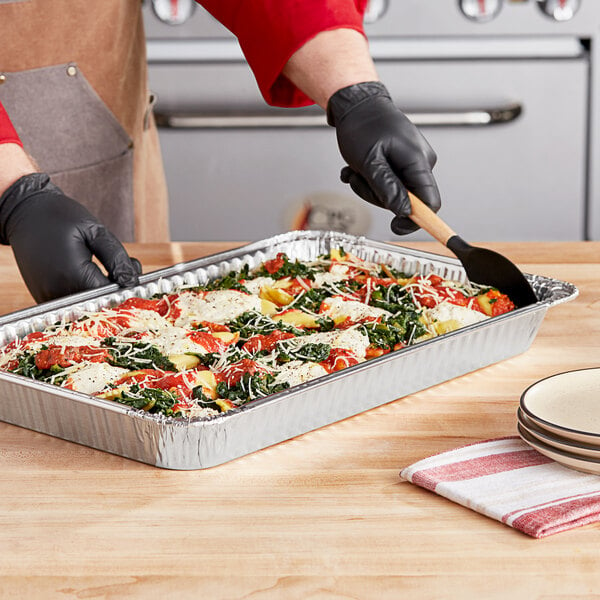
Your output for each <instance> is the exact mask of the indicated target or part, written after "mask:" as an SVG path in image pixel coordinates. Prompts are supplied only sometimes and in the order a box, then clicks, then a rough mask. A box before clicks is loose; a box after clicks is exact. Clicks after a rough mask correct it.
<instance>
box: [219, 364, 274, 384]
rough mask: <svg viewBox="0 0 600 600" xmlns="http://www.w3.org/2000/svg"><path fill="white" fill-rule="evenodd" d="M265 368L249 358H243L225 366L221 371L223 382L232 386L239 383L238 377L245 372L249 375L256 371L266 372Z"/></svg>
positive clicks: (240, 377)
mask: <svg viewBox="0 0 600 600" xmlns="http://www.w3.org/2000/svg"><path fill="white" fill-rule="evenodd" d="M266 372H267V371H266V369H265V368H264V367H263V366H261V365H259V364H258V363H257V362H255V361H253V360H250V359H249V358H243V359H242V360H240V361H238V362H236V363H234V364H232V365H229V366H228V367H227V368H225V369H224V370H223V371H222V373H223V375H224V377H225V383H226V384H227V385H228V386H229V387H232V386H234V385H236V384H237V383H239V381H240V379H242V377H243V376H244V374H245V373H248V374H249V375H255V374H256V373H266Z"/></svg>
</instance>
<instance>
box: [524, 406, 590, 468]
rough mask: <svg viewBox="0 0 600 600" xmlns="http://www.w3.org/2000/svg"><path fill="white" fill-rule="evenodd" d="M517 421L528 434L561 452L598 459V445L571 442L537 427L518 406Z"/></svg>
mask: <svg viewBox="0 0 600 600" xmlns="http://www.w3.org/2000/svg"><path fill="white" fill-rule="evenodd" d="M517 421H518V423H519V425H520V426H521V427H522V428H523V429H524V430H525V431H526V432H527V433H528V434H529V435H532V436H533V437H534V438H536V439H537V440H539V441H540V442H541V443H542V444H546V445H547V446H551V447H552V448H556V449H557V450H562V451H563V452H571V453H572V454H575V455H577V456H581V457H582V458H586V457H589V458H595V459H598V460H600V446H590V445H587V444H582V443H580V442H573V441H570V440H567V439H565V438H563V437H560V436H558V435H554V434H552V433H550V432H548V431H545V430H544V429H541V428H539V427H538V426H537V425H536V424H535V423H534V422H533V421H532V420H531V419H528V418H527V417H526V416H525V415H524V414H523V412H522V411H521V409H520V408H519V409H518V410H517Z"/></svg>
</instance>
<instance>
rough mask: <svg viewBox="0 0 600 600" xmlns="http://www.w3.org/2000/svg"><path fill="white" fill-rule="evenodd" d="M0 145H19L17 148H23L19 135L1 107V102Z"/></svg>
mask: <svg viewBox="0 0 600 600" xmlns="http://www.w3.org/2000/svg"><path fill="white" fill-rule="evenodd" d="M0 144H19V146H23V143H22V142H21V139H20V138H19V135H18V134H17V132H16V130H15V128H14V127H13V124H12V123H11V121H10V119H9V118H8V113H7V112H6V110H4V106H2V102H0Z"/></svg>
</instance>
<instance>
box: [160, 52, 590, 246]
mask: <svg viewBox="0 0 600 600" xmlns="http://www.w3.org/2000/svg"><path fill="white" fill-rule="evenodd" d="M378 69H379V72H380V74H381V77H382V79H383V80H384V81H386V82H387V85H388V87H389V89H390V91H391V92H392V94H393V96H394V99H395V100H396V102H397V103H398V104H399V105H400V106H402V107H404V109H405V110H406V111H407V112H408V113H409V114H414V115H416V116H417V117H418V114H419V113H422V112H423V111H434V112H436V111H437V112H440V111H442V112H443V111H448V110H452V111H454V112H455V113H460V112H461V111H466V112H468V111H470V110H475V109H486V108H503V107H506V106H510V105H512V104H518V105H520V106H521V108H522V113H521V115H520V116H518V117H517V118H516V119H515V120H514V121H513V122H509V123H501V124H495V125H493V124H492V125H487V126H486V125H481V126H472V125H469V124H463V125H457V126H453V127H435V126H433V127H432V126H427V125H423V126H422V127H421V129H422V131H423V133H424V135H425V137H427V139H428V140H429V141H430V143H431V145H432V146H433V147H434V148H435V150H436V152H437V154H438V157H439V160H438V164H437V166H436V167H435V170H434V173H435V174H436V178H437V181H438V184H439V186H440V190H441V193H442V199H443V208H442V212H441V213H440V214H441V216H442V217H443V218H444V219H445V220H446V221H447V222H449V223H450V224H451V225H453V226H454V227H455V228H456V229H457V230H459V231H460V233H461V234H462V235H464V236H465V237H467V238H470V239H473V240H476V239H495V240H500V239H502V240H519V239H527V240H536V239H537V240H569V239H581V238H582V236H583V227H584V217H585V202H584V198H585V185H586V183H585V182H586V159H585V157H586V143H587V130H586V122H587V120H586V101H587V94H588V89H587V69H588V63H587V58H586V56H585V55H582V56H579V57H576V58H564V59H562V60H560V61H557V60H553V59H548V60H543V59H533V58H532V59H529V60H501V59H497V60H478V61H465V60H452V61H449V60H448V61H444V62H440V61H438V60H422V61H417V60H411V61H381V62H379V63H378ZM532 73H535V77H532ZM176 80H179V81H180V82H182V81H184V83H180V84H179V87H178V88H177V92H175V91H174V90H175V81H176ZM406 82H410V85H406ZM151 85H152V88H153V89H154V90H155V91H157V93H158V96H159V106H158V109H157V111H158V112H159V113H163V114H173V113H174V114H178V113H183V114H186V113H187V114H189V113H194V114H201V115H204V116H208V117H210V116H211V115H212V116H214V115H219V116H221V117H225V118H224V126H223V127H215V128H200V129H196V130H190V129H185V128H184V129H181V130H176V129H162V130H161V143H162V147H163V156H164V161H165V165H166V172H167V179H168V183H169V189H170V190H171V194H170V196H171V200H170V201H171V228H172V236H173V238H174V239H177V240H198V239H206V240H219V239H230V240H246V239H259V238H262V237H265V236H270V235H274V234H276V233H279V232H282V231H286V230H288V229H289V228H290V217H289V215H290V213H292V214H293V213H294V211H298V210H300V209H301V207H302V206H303V203H304V202H305V201H306V200H310V199H311V197H315V196H319V195H325V196H327V197H330V198H331V197H333V198H336V199H339V202H340V205H341V206H344V207H345V208H346V212H347V214H346V215H344V218H345V222H339V226H340V227H341V226H346V227H350V229H349V230H350V231H352V232H357V233H365V234H367V235H369V236H371V237H375V238H380V239H392V238H393V234H392V232H391V231H390V229H389V222H390V220H391V219H390V215H389V213H388V212H387V211H384V210H381V209H378V208H376V207H372V206H370V205H367V204H366V203H364V202H362V201H361V200H359V199H357V198H356V197H355V196H354V194H353V193H352V191H351V190H350V189H349V188H348V187H347V186H345V185H344V184H342V183H341V182H340V181H339V171H340V169H341V167H342V166H343V161H342V159H341V157H340V155H339V152H338V149H337V144H336V140H335V133H334V131H333V129H332V128H329V127H327V126H325V125H323V126H322V127H319V126H316V127H313V126H310V125H309V126H307V127H304V126H301V125H300V124H299V125H298V126H294V120H297V121H298V120H299V119H298V116H299V115H315V114H316V115H317V119H319V118H320V119H323V117H322V113H321V112H320V111H318V110H317V111H316V112H315V109H314V108H309V109H307V110H305V111H288V110H286V109H279V110H277V109H272V108H271V109H270V108H268V107H266V106H265V105H264V102H263V101H262V99H261V97H260V96H259V94H258V91H257V89H256V84H255V82H254V79H253V77H252V75H251V73H250V72H249V70H248V68H247V66H246V65H245V64H242V63H228V64H223V65H211V64H198V65H189V64H188V65H155V66H154V67H153V69H152V71H151ZM228 115H229V116H231V115H233V116H235V117H236V118H239V117H242V118H243V117H246V118H248V117H252V116H257V115H259V116H260V115H264V116H273V115H277V116H279V115H282V116H284V117H285V118H286V119H287V120H289V123H290V126H289V127H283V128H281V127H278V128H268V127H262V128H258V127H257V128H254V129H251V130H249V129H247V128H243V127H235V126H232V125H231V124H227V123H226V121H227V118H228ZM323 123H324V120H323ZM556 140H560V144H558V145H557V143H556ZM240 192H241V193H240ZM557 198H560V199H563V200H562V201H556V199H557ZM549 199H551V200H549ZM199 205H201V206H199ZM361 211H367V214H368V217H369V218H370V221H371V225H370V227H369V226H368V225H366V226H365V227H366V228H365V229H364V230H363V231H360V227H361V225H363V221H362V220H361V219H362V216H361ZM190 215H194V216H196V215H197V218H194V219H190ZM516 215H518V217H517V216H516ZM341 218H342V217H341V216H339V215H337V213H336V212H335V210H334V211H332V214H329V215H326V216H324V219H325V220H326V221H325V225H324V228H325V229H337V228H338V220H339V219H341ZM336 219H338V220H336ZM353 219H354V220H355V221H359V223H354V224H353V223H349V221H352V220H353ZM367 221H368V219H367ZM353 226H354V227H355V228H354V229H353V228H352V227H353ZM356 228H358V229H356ZM409 239H427V234H425V233H423V232H419V233H417V234H413V235H412V236H411V237H410V238H409Z"/></svg>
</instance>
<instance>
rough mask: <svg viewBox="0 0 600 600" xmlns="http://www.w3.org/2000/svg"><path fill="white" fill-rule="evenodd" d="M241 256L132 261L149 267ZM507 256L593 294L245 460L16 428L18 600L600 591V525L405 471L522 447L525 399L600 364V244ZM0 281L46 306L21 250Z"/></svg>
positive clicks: (7, 544)
mask: <svg viewBox="0 0 600 600" xmlns="http://www.w3.org/2000/svg"><path fill="white" fill-rule="evenodd" d="M235 245H238V244H231V243H230V244H225V243H222V244H216V243H189V244H171V245H167V244H164V245H135V244H132V245H130V246H129V249H130V252H131V253H132V254H133V255H134V256H137V257H138V258H139V259H140V260H141V261H142V263H143V265H144V270H145V271H149V270H152V269H156V268H159V267H161V266H166V265H169V264H173V263H175V262H179V261H182V260H187V259H191V258H196V257H198V256H201V255H205V254H210V253H213V252H217V251H220V250H223V249H225V248H228V247H233V246H235ZM407 245H411V246H413V247H415V246H416V247H420V248H424V249H427V250H431V251H436V252H439V251H440V247H439V246H438V245H435V244H426V243H420V244H407ZM489 247H492V248H495V249H497V250H499V251H501V252H503V253H505V254H506V255H507V256H509V257H510V258H511V259H513V260H514V261H515V262H517V263H518V264H519V265H520V266H521V267H522V268H523V269H524V270H525V271H528V272H532V273H538V274H541V275H547V276H552V277H557V278H559V279H562V280H566V281H570V282H572V283H574V284H576V285H577V286H578V287H579V289H580V295H579V297H578V298H577V299H576V300H575V301H573V302H570V303H567V304H563V305H559V306H556V307H553V308H551V309H550V310H549V311H548V313H547V315H546V318H545V320H544V322H543V323H542V326H541V329H540V331H539V333H538V336H537V338H536V340H535V341H534V343H533V345H532V346H531V348H530V349H529V350H528V351H527V352H526V353H524V354H521V355H519V356H516V357H514V358H511V359H509V360H507V361H504V362H501V363H499V364H496V365H492V366H490V367H488V368H485V369H482V370H480V371H477V372H474V373H471V374H468V375H465V376H463V377H460V378H457V379H454V380H452V381H450V382H447V383H443V384H440V385H438V386H436V387H433V388H430V389H428V390H425V391H423V392H420V393H418V394H414V395H411V396H408V397H405V398H402V399H400V400H397V401H395V402H392V403H390V404H387V405H384V406H381V407H379V408H376V409H373V410H371V411H368V412H366V413H363V414H360V415H358V416H355V417H352V418H350V419H346V420H344V421H341V422H339V423H336V424H333V425H330V426H328V427H324V428H322V429H319V430H317V431H314V432H310V433H307V434H305V435H302V436H300V437H297V438H294V439H292V440H289V441H287V442H283V443H281V444H278V445H276V446H273V447H270V448H266V449H264V450H261V451H259V452H256V453H254V454H251V455H249V456H245V457H242V458H239V459H237V460H234V461H232V462H229V463H227V464H224V465H221V466H218V467H214V468H211V469H206V470H199V471H185V472H184V471H168V470H162V469H158V468H155V467H151V466H148V465H145V464H141V463H137V462H134V461H131V460H127V459H125V458H121V457H119V456H114V455H111V454H107V453H104V452H100V451H97V450H93V449H91V448H87V447H84V446H80V445H77V444H74V443H70V442H66V441H63V440H60V439H57V438H53V437H50V436H47V435H44V434H40V433H35V432H33V431H30V430H27V429H22V428H19V427H16V426H12V425H8V424H5V423H0V598H1V599H4V598H38V597H39V598H64V599H70V598H115V599H117V598H118V599H121V598H169V599H172V598H174V599H178V598H191V597H194V598H210V599H213V598H214V599H220V598H228V599H233V598H252V599H258V598H285V599H286V600H288V599H289V600H295V599H298V600H301V599H302V600H303V599H305V598H311V599H312V598H340V599H342V598H343V599H351V598H352V599H354V598H373V599H378V598H411V599H412V598H415V599H422V598H458V597H460V598H479V599H483V600H487V599H495V598H502V599H505V598H547V599H552V600H556V599H559V598H561V599H562V598H564V599H567V598H568V599H573V598H583V597H586V598H587V597H590V596H593V595H594V594H596V595H598V594H600V569H599V567H600V524H598V525H589V526H587V527H582V528H579V529H576V530H573V531H569V532H564V533H561V534H557V535H555V536H551V537H549V538H545V539H542V540H534V539H531V538H529V537H527V536H525V535H524V534H521V533H519V532H517V531H515V530H513V529H511V528H509V527H507V526H505V525H502V524H500V523H498V522H496V521H493V520H491V519H488V518H486V517H484V516H481V515H479V514H477V513H475V512H473V511H470V510H468V509H466V508H464V507H462V506H459V505H456V504H454V503H452V502H450V501H448V500H446V499H444V498H441V497H439V496H437V495H435V494H433V493H431V492H428V491H426V490H423V489H421V488H418V487H416V486H413V485H412V484H409V483H406V482H403V481H401V480H400V478H399V476H398V473H399V471H400V469H401V468H402V467H404V466H406V465H408V464H411V463H412V462H414V461H416V460H419V459H421V458H424V457H426V456H429V455H431V454H434V453H437V452H441V451H444V450H449V449H451V448H454V447H457V446H460V445H464V444H467V443H470V442H474V441H478V440H482V439H487V438H493V437H497V436H506V435H514V434H516V417H515V411H516V408H517V403H518V399H519V395H520V393H521V392H522V390H523V389H524V388H525V387H527V386H528V385H529V384H531V383H533V382H534V381H536V380H538V379H540V378H542V377H545V376H547V375H551V374H553V373H557V372H560V371H564V370H568V369H575V368H580V367H592V366H598V365H599V363H600V243H597V242H587V243H585V242H582V243H539V244H536V243H524V244H489ZM0 281H1V282H2V285H1V289H0V313H6V312H9V311H13V310H16V309H18V308H23V307H25V306H29V305H31V303H32V301H31V298H30V297H29V295H28V294H27V292H26V290H25V288H24V286H23V284H22V283H21V282H20V280H19V277H18V273H17V271H16V268H15V265H14V261H13V259H12V255H11V253H10V249H7V248H5V247H4V248H0ZM596 597H598V596H596Z"/></svg>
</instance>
